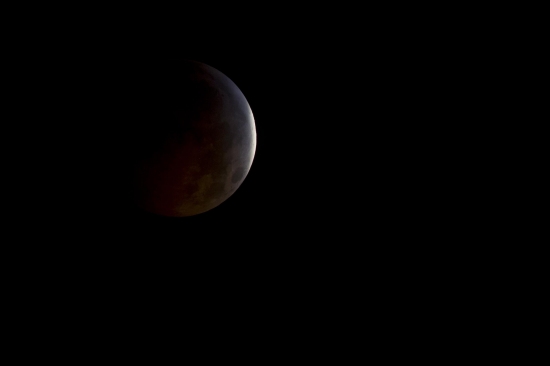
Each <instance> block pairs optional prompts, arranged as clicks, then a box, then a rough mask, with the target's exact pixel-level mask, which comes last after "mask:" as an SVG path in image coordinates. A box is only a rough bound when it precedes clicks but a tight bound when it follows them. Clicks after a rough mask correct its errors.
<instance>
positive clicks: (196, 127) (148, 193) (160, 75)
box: [133, 60, 256, 217]
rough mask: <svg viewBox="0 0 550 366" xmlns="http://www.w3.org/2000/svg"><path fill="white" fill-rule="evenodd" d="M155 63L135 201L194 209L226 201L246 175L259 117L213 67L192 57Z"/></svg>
mask: <svg viewBox="0 0 550 366" xmlns="http://www.w3.org/2000/svg"><path fill="white" fill-rule="evenodd" d="M156 68H157V69H158V72H156V71H155V72H154V73H153V75H154V76H153V77H152V79H151V80H152V81H151V82H150V88H151V89H152V90H151V92H150V93H151V96H152V97H151V101H150V106H149V107H144V112H143V116H142V119H141V122H140V124H139V129H140V134H139V141H137V143H136V144H137V146H139V154H138V158H136V159H135V163H134V168H133V172H134V173H133V177H134V178H133V186H134V190H133V192H134V193H133V200H134V203H135V204H136V205H137V206H138V207H139V208H141V209H143V210H145V211H147V212H150V213H154V214H157V215H162V216H172V217H184V216H193V215H197V214H200V213H203V212H205V211H208V210H211V209H212V208H214V207H216V206H218V205H219V204H221V203H222V202H224V201H225V200H226V199H227V198H229V197H230V196H231V195H232V194H233V193H234V192H235V191H236V190H237V188H239V186H240V185H241V183H242V182H243V180H244V179H245V177H246V176H247V174H248V171H249V170H250V167H251V165H252V160H253V158H254V153H255V150H256V128H255V124H254V117H253V115H252V111H251V109H250V106H249V104H248V102H247V100H246V98H245V96H244V95H243V93H242V92H241V91H240V90H239V88H238V87H237V86H236V85H235V84H234V83H233V82H232V81H231V80H230V79H229V78H228V77H227V76H225V75H224V74H223V73H221V72H220V71H218V70H216V69H215V68H213V67H210V66H208V65H205V64H202V63H199V62H195V61H188V60H184V61H177V62H175V61H170V62H167V63H166V64H160V65H156ZM156 89H158V92H156V91H155V90H156ZM146 102H147V101H146ZM151 106H152V107H151Z"/></svg>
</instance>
